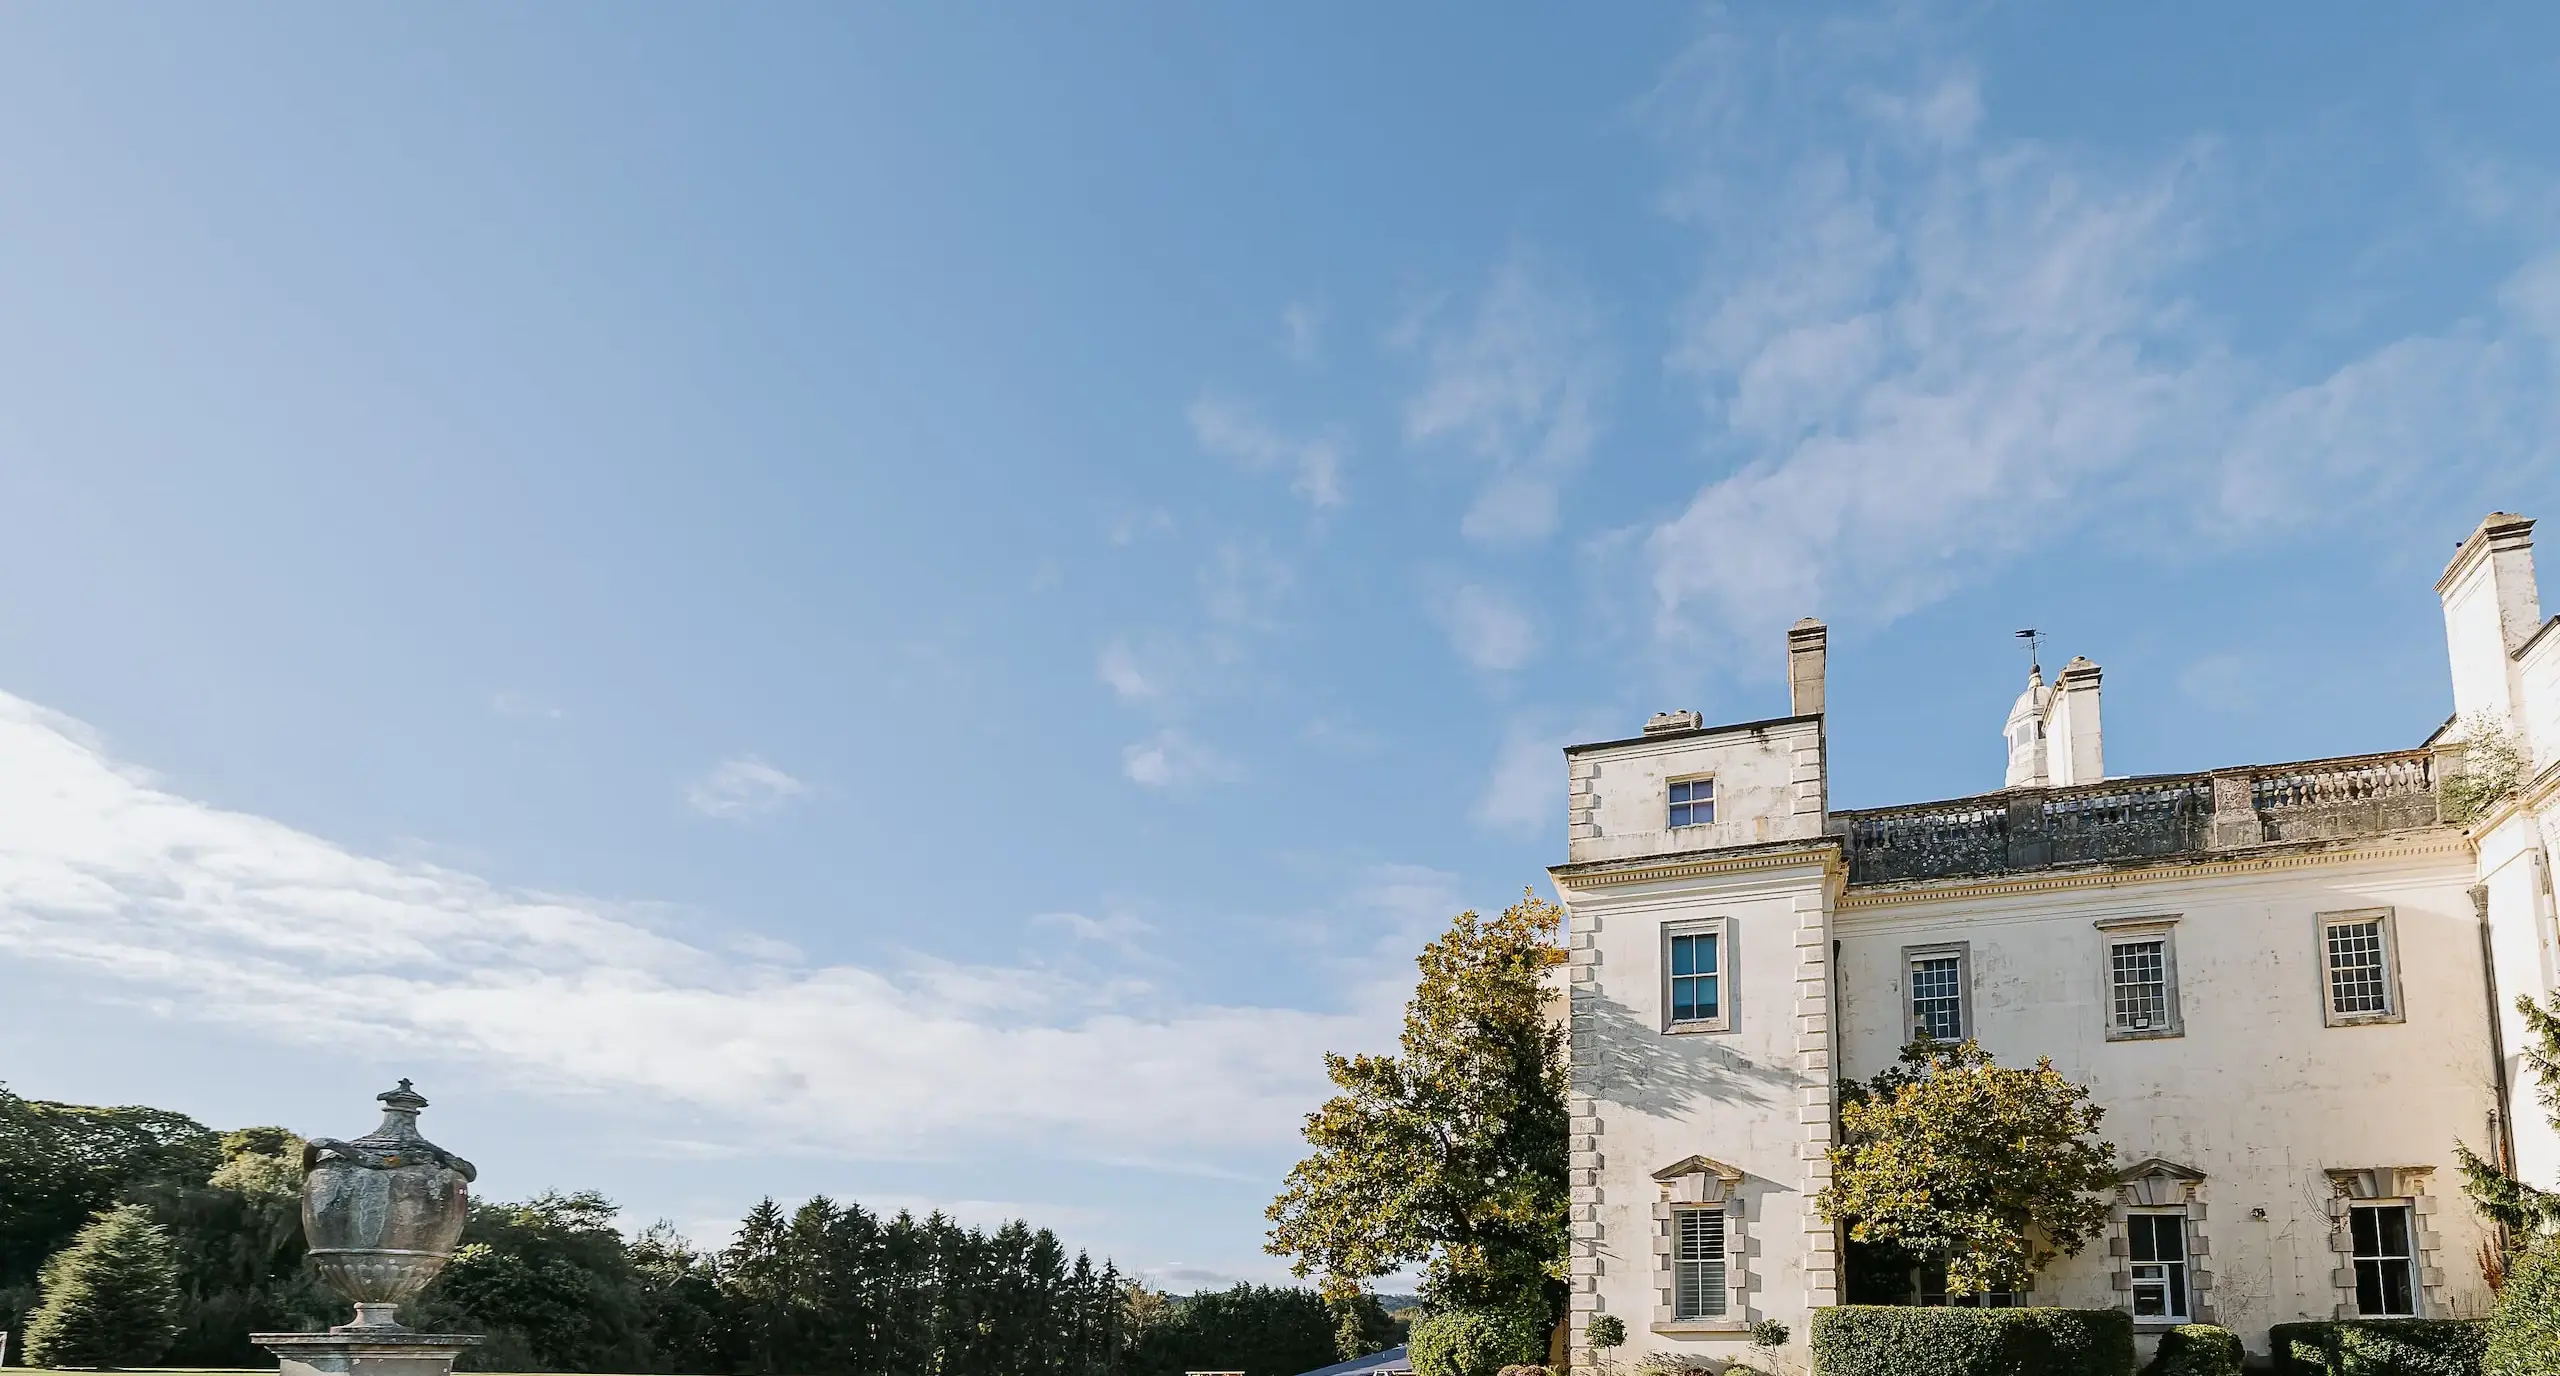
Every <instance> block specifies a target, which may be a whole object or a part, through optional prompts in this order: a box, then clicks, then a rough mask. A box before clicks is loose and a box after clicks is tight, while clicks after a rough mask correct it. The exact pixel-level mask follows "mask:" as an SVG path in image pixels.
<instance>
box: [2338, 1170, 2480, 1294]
mask: <svg viewBox="0 0 2560 1376" xmlns="http://www.w3.org/2000/svg"><path fill="white" fill-rule="evenodd" d="M2435 1173H2436V1168H2435V1167H2433V1166H2367V1167H2362V1168H2356V1169H2338V1168H2331V1169H2330V1170H2328V1171H2326V1172H2324V1174H2326V1175H2327V1176H2328V1177H2329V1189H2330V1194H2329V1201H2328V1208H2329V1250H2330V1252H2331V1253H2332V1254H2334V1256H2335V1258H2336V1260H2337V1263H2338V1264H2337V1268H2336V1269H2335V1270H2333V1271H2331V1272H2330V1273H2329V1283H2330V1285H2331V1286H2332V1287H2333V1288H2335V1289H2336V1290H2337V1292H2338V1308H2337V1317H2339V1318H2341V1319H2353V1318H2361V1317H2363V1316H2362V1315H2360V1314H2358V1313H2357V1312H2356V1267H2355V1261H2354V1259H2353V1258H2354V1256H2355V1235H2354V1234H2353V1233H2351V1232H2349V1231H2348V1226H2347V1225H2348V1219H2347V1210H2348V1209H2349V1208H2350V1207H2352V1206H2354V1205H2357V1204H2406V1205H2408V1206H2409V1232H2410V1234H2411V1237H2410V1241H2411V1242H2413V1243H2415V1244H2416V1245H2417V1253H2418V1256H2417V1262H2418V1276H2417V1281H2418V1285H2417V1299H2418V1313H2417V1317H2419V1318H2422V1319H2440V1318H2444V1317H2447V1316H2448V1315H2449V1314H2450V1313H2451V1312H2452V1311H2451V1310H2449V1309H2448V1308H2447V1307H2446V1305H2445V1298H2444V1267H2443V1264H2442V1256H2443V1248H2444V1235H2443V1234H2442V1233H2439V1232H2437V1231H2436V1230H2435V1227H2434V1225H2435V1221H2436V1202H2437V1201H2436V1197H2435V1196H2434V1195H2433V1194H2431V1193H2429V1192H2428V1189H2427V1186H2428V1184H2429V1182H2430V1181H2431V1180H2432V1178H2433V1177H2434V1175H2435Z"/></svg>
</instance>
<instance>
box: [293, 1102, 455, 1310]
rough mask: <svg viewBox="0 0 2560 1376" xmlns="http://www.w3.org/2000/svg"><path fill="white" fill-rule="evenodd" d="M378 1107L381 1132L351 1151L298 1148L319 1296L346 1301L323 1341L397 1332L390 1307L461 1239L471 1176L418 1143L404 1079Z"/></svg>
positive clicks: (305, 1228) (328, 1144)
mask: <svg viewBox="0 0 2560 1376" xmlns="http://www.w3.org/2000/svg"><path fill="white" fill-rule="evenodd" d="M374 1097H376V1098H378V1099H380V1100H381V1101H382V1126H380V1127H378V1128H375V1129H374V1130H373V1131H371V1132H369V1133H366V1134H365V1135H364V1136H362V1137H359V1138H357V1139H355V1140H354V1141H352V1142H340V1141H337V1140H336V1139H334V1138H327V1137H323V1138H319V1139H317V1140H315V1141H313V1142H311V1143H310V1144H309V1145H308V1146H305V1147H304V1148H303V1149H302V1171H303V1176H302V1233H303V1236H304V1238H305V1239H307V1240H308V1241H309V1242H310V1244H311V1262H312V1265H314V1266H315V1267H317V1268H318V1269H319V1272H320V1278H321V1279H322V1280H323V1281H326V1282H327V1283H328V1285H329V1288H330V1289H332V1290H335V1291H337V1292H338V1293H339V1294H341V1295H344V1296H346V1297H347V1298H348V1299H351V1300H353V1301H355V1305H356V1316H355V1321H354V1322H353V1323H350V1324H342V1325H340V1326H339V1327H338V1328H335V1329H332V1330H330V1331H331V1332H338V1333H344V1332H363V1331H368V1330H375V1331H386V1332H398V1331H403V1330H402V1325H401V1324H400V1322H399V1320H398V1318H397V1317H396V1316H397V1314H398V1312H399V1306H400V1302H401V1301H402V1300H405V1299H408V1298H409V1297H410V1296H412V1295H415V1294H417V1293H418V1292H419V1291H420V1290H423V1289H425V1288H426V1286H427V1282H428V1281H431V1280H433V1279H435V1275H436V1272H438V1271H441V1270H443V1269H444V1264H445V1262H447V1261H448V1260H451V1259H452V1257H453V1249H454V1245H455V1244H456V1243H458V1242H460V1241H461V1240H462V1222H463V1217H464V1215H465V1214H466V1213H467V1212H468V1211H469V1208H470V1199H469V1197H468V1195H467V1193H466V1190H467V1187H468V1186H469V1185H470V1183H471V1181H472V1180H474V1179H475V1178H477V1177H478V1175H479V1172H478V1171H476V1170H474V1169H472V1166H471V1163H470V1162H468V1161H465V1160H463V1159H462V1158H461V1157H459V1156H456V1155H454V1154H453V1153H452V1152H449V1151H446V1150H445V1149H444V1148H442V1147H439V1146H437V1145H436V1144H435V1143H433V1142H430V1141H428V1140H427V1139H426V1138H424V1137H421V1136H419V1135H418V1110H420V1109H423V1108H425V1107H426V1106H427V1101H426V1099H425V1097H424V1096H422V1095H420V1094H419V1093H418V1092H417V1091H416V1090H414V1089H411V1088H410V1087H409V1082H408V1081H407V1080H402V1081H401V1082H400V1087H399V1088H397V1089H395V1090H392V1091H391V1092H390V1093H388V1094H379V1095H376V1096H374Z"/></svg>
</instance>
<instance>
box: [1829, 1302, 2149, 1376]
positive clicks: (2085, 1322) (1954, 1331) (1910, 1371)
mask: <svg viewBox="0 0 2560 1376" xmlns="http://www.w3.org/2000/svg"><path fill="white" fill-rule="evenodd" d="M1813 1366H1814V1370H1816V1371H1819V1372H1821V1373H1822V1376H2133V1316H2132V1315H2131V1314H2128V1313H2126V1312H2125V1311H2123V1310H2121V1309H1916V1308H1912V1307H1910V1306H1907V1305H1887V1304H1844V1305H1840V1306H1838V1307H1836V1308H1830V1309H1817V1310H1815V1311H1814V1312H1813Z"/></svg>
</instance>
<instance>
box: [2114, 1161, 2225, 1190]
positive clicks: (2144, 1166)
mask: <svg viewBox="0 0 2560 1376" xmlns="http://www.w3.org/2000/svg"><path fill="white" fill-rule="evenodd" d="M2155 1175H2165V1176H2167V1177H2169V1178H2170V1179H2172V1180H2202V1179H2204V1172H2203V1171H2200V1170H2197V1169H2196V1168H2195V1167H2193V1166H2181V1165H2179V1164H2178V1163H2177V1162H2175V1161H2171V1160H2168V1159H2166V1158H2164V1157H2158V1156H2154V1157H2150V1158H2148V1159H2146V1160H2142V1161H2136V1162H2134V1163H2133V1164H2132V1165H2130V1166H2127V1167H2125V1168H2124V1169H2123V1170H2121V1171H2118V1172H2116V1180H2117V1182H2118V1183H2120V1184H2126V1185H2130V1184H2132V1183H2133V1182H2134V1181H2136V1180H2147V1179H2149V1178H2151V1177H2152V1176H2155Z"/></svg>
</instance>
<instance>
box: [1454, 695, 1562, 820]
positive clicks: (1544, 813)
mask: <svg viewBox="0 0 2560 1376" xmlns="http://www.w3.org/2000/svg"><path fill="white" fill-rule="evenodd" d="M1569 743H1570V740H1569V737H1568V735H1567V733H1565V732H1561V731H1542V730H1539V729H1537V728H1536V727H1534V726H1532V725H1530V724H1529V723H1525V722H1513V723H1512V724H1511V725H1510V726H1508V727H1506V728H1504V730H1503V734H1502V744H1501V747H1500V748H1499V749H1497V750H1496V751H1495V752H1494V758H1493V770H1492V773H1491V775H1490V777H1488V778H1487V779H1486V780H1485V784H1484V788H1483V790H1482V791H1481V792H1479V793H1478V794H1477V795H1476V801H1475V807H1474V809H1473V810H1472V813H1471V815H1472V817H1473V819H1474V821H1475V822H1476V824H1477V825H1479V826H1486V827H1492V828H1494V829H1496V830H1498V831H1515V832H1524V833H1525V832H1533V831H1539V830H1547V831H1549V832H1550V833H1551V834H1552V832H1553V831H1554V830H1555V829H1557V828H1560V827H1561V826H1562V825H1563V823H1564V795H1565V784H1564V753H1563V752H1564V747H1565V746H1566V745H1567V744H1569Z"/></svg>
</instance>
